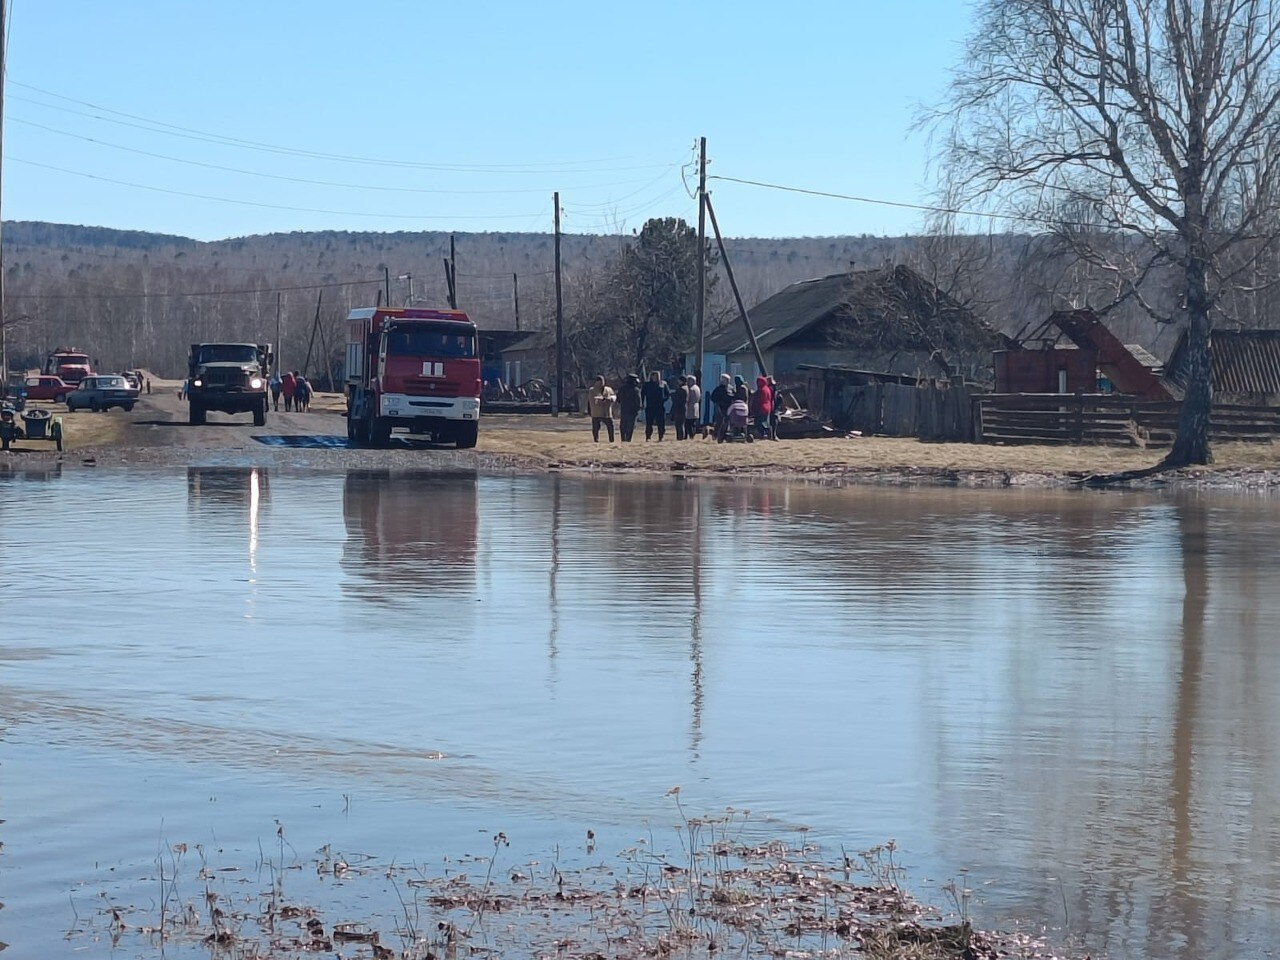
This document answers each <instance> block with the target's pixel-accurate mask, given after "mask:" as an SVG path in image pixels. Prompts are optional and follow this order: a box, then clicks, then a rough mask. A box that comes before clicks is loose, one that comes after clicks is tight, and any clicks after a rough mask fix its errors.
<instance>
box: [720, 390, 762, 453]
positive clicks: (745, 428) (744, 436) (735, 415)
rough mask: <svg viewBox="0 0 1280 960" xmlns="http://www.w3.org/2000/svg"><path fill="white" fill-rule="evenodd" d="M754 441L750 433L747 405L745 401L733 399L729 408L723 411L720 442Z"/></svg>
mask: <svg viewBox="0 0 1280 960" xmlns="http://www.w3.org/2000/svg"><path fill="white" fill-rule="evenodd" d="M754 441H755V437H753V436H752V435H751V420H750V409H749V408H748V407H747V401H745V400H741V399H739V400H735V401H733V403H731V404H729V409H728V410H727V411H726V412H725V416H724V426H723V427H722V428H721V435H720V442H721V443H726V442H727V443H743V442H746V443H753V442H754Z"/></svg>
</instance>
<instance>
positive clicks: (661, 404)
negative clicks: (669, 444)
mask: <svg viewBox="0 0 1280 960" xmlns="http://www.w3.org/2000/svg"><path fill="white" fill-rule="evenodd" d="M642 393H643V396H644V438H645V440H652V439H653V431H654V429H655V428H656V429H657V431H658V442H659V443H661V442H662V438H663V436H664V435H665V434H666V432H667V400H669V399H670V398H671V391H670V390H668V389H667V385H666V384H665V383H663V382H662V375H661V374H660V373H658V371H657V370H655V371H653V373H651V374H649V380H648V382H647V383H645V385H644V390H643V391H642Z"/></svg>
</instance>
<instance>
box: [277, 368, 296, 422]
mask: <svg viewBox="0 0 1280 960" xmlns="http://www.w3.org/2000/svg"><path fill="white" fill-rule="evenodd" d="M297 389H298V381H297V380H295V379H294V377H293V373H291V372H290V373H286V374H285V375H284V376H283V377H281V378H280V392H281V393H283V394H284V410H285V413H288V412H289V411H290V410H292V409H293V394H294V391H295V390H297Z"/></svg>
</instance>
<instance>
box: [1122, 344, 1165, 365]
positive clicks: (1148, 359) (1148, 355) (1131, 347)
mask: <svg viewBox="0 0 1280 960" xmlns="http://www.w3.org/2000/svg"><path fill="white" fill-rule="evenodd" d="M1124 348H1125V349H1126V350H1128V351H1129V353H1130V354H1131V355H1132V356H1133V359H1135V360H1137V361H1138V362H1139V363H1140V364H1142V365H1143V366H1144V367H1146V368H1147V369H1148V370H1157V371H1158V370H1159V369H1160V368H1161V367H1163V366H1164V364H1163V363H1161V362H1160V358H1159V357H1157V356H1156V355H1155V354H1154V353H1152V352H1151V351H1150V350H1148V349H1147V348H1146V347H1144V346H1143V345H1142V344H1140V343H1126V344H1125V345H1124Z"/></svg>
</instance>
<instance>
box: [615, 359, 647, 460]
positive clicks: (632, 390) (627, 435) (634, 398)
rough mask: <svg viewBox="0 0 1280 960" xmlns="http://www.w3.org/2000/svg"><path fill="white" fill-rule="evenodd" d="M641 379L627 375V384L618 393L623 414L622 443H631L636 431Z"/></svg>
mask: <svg viewBox="0 0 1280 960" xmlns="http://www.w3.org/2000/svg"><path fill="white" fill-rule="evenodd" d="M641 402H642V400H641V397H640V378H639V377H637V376H636V375H635V374H634V373H629V374H627V382H626V383H624V384H623V385H622V389H621V390H620V391H619V393H618V407H619V408H620V410H621V413H622V442H623V443H630V442H631V435H632V434H633V433H635V430H636V417H638V416H639V415H640V404H641Z"/></svg>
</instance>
